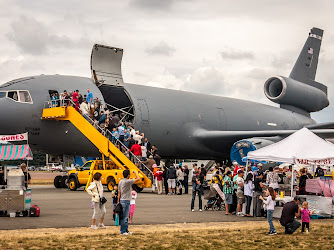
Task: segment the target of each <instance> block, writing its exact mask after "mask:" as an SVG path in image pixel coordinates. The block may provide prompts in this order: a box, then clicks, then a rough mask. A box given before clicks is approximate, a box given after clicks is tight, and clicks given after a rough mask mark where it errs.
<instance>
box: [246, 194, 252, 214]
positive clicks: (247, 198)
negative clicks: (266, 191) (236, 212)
mask: <svg viewBox="0 0 334 250" xmlns="http://www.w3.org/2000/svg"><path fill="white" fill-rule="evenodd" d="M245 198H246V214H249V213H250V207H251V204H252V198H253V197H252V196H248V195H245Z"/></svg>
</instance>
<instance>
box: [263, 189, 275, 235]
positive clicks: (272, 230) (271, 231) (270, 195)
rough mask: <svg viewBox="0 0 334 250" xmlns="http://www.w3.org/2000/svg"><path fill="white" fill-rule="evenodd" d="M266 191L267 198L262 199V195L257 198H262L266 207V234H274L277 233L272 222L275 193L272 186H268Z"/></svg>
mask: <svg viewBox="0 0 334 250" xmlns="http://www.w3.org/2000/svg"><path fill="white" fill-rule="evenodd" d="M266 193H267V200H265V199H263V197H262V196H260V197H259V199H260V200H262V201H263V203H264V204H265V205H266V207H267V220H268V223H269V232H268V235H275V234H277V232H276V229H275V227H274V224H273V213H274V209H275V199H276V194H275V191H274V189H273V188H272V187H269V188H268V189H267V192H266Z"/></svg>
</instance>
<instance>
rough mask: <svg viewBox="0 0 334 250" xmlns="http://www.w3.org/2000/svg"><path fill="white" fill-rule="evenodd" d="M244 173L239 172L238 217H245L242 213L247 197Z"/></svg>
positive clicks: (240, 170)
mask: <svg viewBox="0 0 334 250" xmlns="http://www.w3.org/2000/svg"><path fill="white" fill-rule="evenodd" d="M244 183H245V181H244V171H243V170H242V169H239V170H238V178H237V180H236V184H237V186H238V188H237V202H238V206H237V208H238V212H237V216H244V215H243V213H242V205H243V204H244V203H245V195H244V191H243V189H244Z"/></svg>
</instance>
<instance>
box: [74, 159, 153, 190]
mask: <svg viewBox="0 0 334 250" xmlns="http://www.w3.org/2000/svg"><path fill="white" fill-rule="evenodd" d="M125 169H127V168H126V167H123V166H117V165H116V164H115V163H114V162H112V161H111V160H92V161H87V162H86V163H85V164H84V165H82V166H81V167H79V168H77V169H75V170H72V171H70V172H69V173H68V174H69V176H68V188H69V189H70V190H72V191H75V190H77V188H79V187H82V186H86V188H87V187H88V186H89V184H90V183H91V181H92V178H93V175H94V174H95V173H96V172H99V173H101V174H102V177H101V182H102V184H103V185H106V186H107V187H108V190H109V191H112V190H113V189H114V186H115V184H118V183H119V182H120V180H122V179H123V171H124V170H125ZM129 170H130V179H135V178H136V176H135V174H134V173H133V170H135V171H138V170H139V169H138V168H129ZM138 175H139V177H140V180H139V181H137V182H136V183H135V185H134V188H135V189H136V191H137V192H141V191H142V190H143V188H144V187H151V186H152V184H151V180H150V179H148V178H147V176H146V175H145V174H144V173H142V172H141V171H140V170H139V171H138ZM86 188H85V189H86Z"/></svg>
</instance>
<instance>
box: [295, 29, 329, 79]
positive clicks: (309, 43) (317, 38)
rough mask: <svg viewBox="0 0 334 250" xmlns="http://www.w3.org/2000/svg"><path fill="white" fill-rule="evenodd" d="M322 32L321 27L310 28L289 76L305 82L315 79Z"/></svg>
mask: <svg viewBox="0 0 334 250" xmlns="http://www.w3.org/2000/svg"><path fill="white" fill-rule="evenodd" d="M323 33H324V31H323V30H321V29H318V28H313V29H311V32H310V33H309V36H308V38H307V40H306V43H305V45H304V47H303V49H302V51H301V52H300V54H299V57H298V59H297V61H296V64H295V66H294V67H293V69H292V71H291V73H290V76H289V77H290V78H292V79H294V80H297V81H300V82H305V83H306V82H308V81H309V80H312V81H314V80H315V75H316V73H317V67H318V59H319V53H320V47H321V41H322V35H323Z"/></svg>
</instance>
